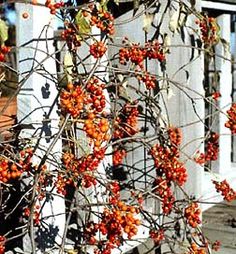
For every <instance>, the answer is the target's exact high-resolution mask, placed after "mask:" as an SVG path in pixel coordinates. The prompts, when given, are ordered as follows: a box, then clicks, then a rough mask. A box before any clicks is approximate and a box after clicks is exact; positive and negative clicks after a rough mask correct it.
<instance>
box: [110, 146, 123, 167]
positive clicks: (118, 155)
mask: <svg viewBox="0 0 236 254" xmlns="http://www.w3.org/2000/svg"><path fill="white" fill-rule="evenodd" d="M126 155H127V152H126V150H125V149H118V148H117V149H116V150H115V151H113V154H112V161H113V166H118V165H120V164H122V161H123V159H124V158H125V156H126Z"/></svg>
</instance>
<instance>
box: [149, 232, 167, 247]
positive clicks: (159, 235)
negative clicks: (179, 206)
mask: <svg viewBox="0 0 236 254" xmlns="http://www.w3.org/2000/svg"><path fill="white" fill-rule="evenodd" d="M149 235H150V237H151V238H152V240H153V241H154V242H155V244H157V245H159V244H160V243H161V242H162V241H163V240H164V239H165V235H164V230H163V229H159V230H154V229H151V230H150V232H149Z"/></svg>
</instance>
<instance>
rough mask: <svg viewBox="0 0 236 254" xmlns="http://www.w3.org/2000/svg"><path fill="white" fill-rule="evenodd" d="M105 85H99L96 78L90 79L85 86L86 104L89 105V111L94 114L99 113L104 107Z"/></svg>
mask: <svg viewBox="0 0 236 254" xmlns="http://www.w3.org/2000/svg"><path fill="white" fill-rule="evenodd" d="M104 89H105V84H103V83H100V82H99V80H98V79H97V78H91V79H90V80H89V81H88V83H87V85H86V91H87V93H88V95H87V97H88V99H87V100H88V101H87V102H88V103H89V104H91V106H90V108H89V109H90V111H92V112H94V113H101V112H102V111H103V109H104V108H105V106H106V99H105V95H104V92H103V90H104Z"/></svg>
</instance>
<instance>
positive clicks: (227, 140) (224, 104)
mask: <svg viewBox="0 0 236 254" xmlns="http://www.w3.org/2000/svg"><path fill="white" fill-rule="evenodd" d="M217 22H218V24H219V26H220V27H221V30H220V31H221V34H220V36H221V37H222V38H223V39H225V40H226V41H227V42H230V25H231V24H230V14H223V15H220V16H219V17H218V18H217ZM216 54H217V55H219V57H216V69H217V70H218V71H219V75H220V81H219V82H220V84H219V87H220V93H221V98H220V100H219V107H220V108H222V110H223V111H224V112H226V111H227V110H228V109H229V107H230V104H231V101H232V98H231V91H232V90H231V89H232V73H231V62H230V61H227V60H224V59H223V58H221V57H220V56H225V57H227V58H228V59H230V49H229V51H228V53H227V52H225V49H224V47H223V45H222V44H221V43H219V44H218V45H217V46H216ZM226 121H227V117H226V116H225V115H224V114H220V115H219V134H220V141H219V145H220V149H219V150H220V152H219V171H218V172H219V173H220V174H225V173H226V172H227V171H229V170H230V168H231V135H230V130H229V129H227V128H226V127H225V122H226Z"/></svg>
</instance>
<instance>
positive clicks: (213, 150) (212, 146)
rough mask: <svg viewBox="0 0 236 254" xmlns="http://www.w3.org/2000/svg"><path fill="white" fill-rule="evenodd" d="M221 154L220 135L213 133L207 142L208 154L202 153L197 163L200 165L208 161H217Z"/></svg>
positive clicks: (197, 158) (196, 159)
mask: <svg viewBox="0 0 236 254" xmlns="http://www.w3.org/2000/svg"><path fill="white" fill-rule="evenodd" d="M218 154H219V135H218V134H217V133H215V132H211V133H210V136H209V137H208V139H207V140H206V152H205V154H204V153H200V154H199V155H198V156H197V157H196V158H195V161H196V162H197V163H199V164H204V163H206V162H208V161H216V160H217V159H218Z"/></svg>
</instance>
